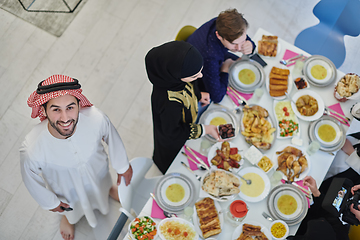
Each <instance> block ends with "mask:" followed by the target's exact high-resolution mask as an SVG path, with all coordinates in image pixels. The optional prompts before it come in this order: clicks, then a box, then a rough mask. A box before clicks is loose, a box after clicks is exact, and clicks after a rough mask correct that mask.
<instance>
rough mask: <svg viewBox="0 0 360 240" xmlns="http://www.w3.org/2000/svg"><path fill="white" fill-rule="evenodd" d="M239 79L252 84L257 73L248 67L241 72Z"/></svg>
mask: <svg viewBox="0 0 360 240" xmlns="http://www.w3.org/2000/svg"><path fill="white" fill-rule="evenodd" d="M239 80H240V82H242V83H243V84H246V85H250V84H252V83H253V82H254V81H255V73H254V72H253V71H252V70H250V69H247V68H244V69H243V70H241V71H240V72H239Z"/></svg>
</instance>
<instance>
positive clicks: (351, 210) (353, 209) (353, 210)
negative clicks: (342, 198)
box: [350, 203, 360, 221]
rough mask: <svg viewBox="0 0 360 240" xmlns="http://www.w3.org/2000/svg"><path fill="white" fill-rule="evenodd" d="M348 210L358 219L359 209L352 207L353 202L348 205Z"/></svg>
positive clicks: (359, 215) (359, 216)
mask: <svg viewBox="0 0 360 240" xmlns="http://www.w3.org/2000/svg"><path fill="white" fill-rule="evenodd" d="M350 212H352V213H353V214H354V215H355V217H356V218H357V219H358V220H359V221H360V211H359V210H356V209H355V208H354V204H353V203H352V204H351V205H350Z"/></svg>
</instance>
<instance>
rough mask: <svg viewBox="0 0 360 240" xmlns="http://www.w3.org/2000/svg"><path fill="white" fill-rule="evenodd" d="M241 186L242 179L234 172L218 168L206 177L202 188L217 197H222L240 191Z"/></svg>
mask: <svg viewBox="0 0 360 240" xmlns="http://www.w3.org/2000/svg"><path fill="white" fill-rule="evenodd" d="M239 186H240V180H239V179H238V178H237V177H235V176H234V175H233V174H232V173H229V172H226V171H223V170H216V171H212V172H211V173H210V174H208V175H207V176H206V177H205V178H204V180H203V185H202V189H203V190H204V191H205V192H207V193H209V194H211V195H213V196H215V197H221V196H230V195H233V194H237V193H239V192H240V189H239Z"/></svg>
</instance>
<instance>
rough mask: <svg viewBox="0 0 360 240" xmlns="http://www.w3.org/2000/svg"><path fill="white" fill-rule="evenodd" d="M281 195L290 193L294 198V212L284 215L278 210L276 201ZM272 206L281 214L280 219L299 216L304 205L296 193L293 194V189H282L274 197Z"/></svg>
mask: <svg viewBox="0 0 360 240" xmlns="http://www.w3.org/2000/svg"><path fill="white" fill-rule="evenodd" d="M283 195H290V196H292V197H293V198H294V199H295V201H296V206H297V208H296V210H295V212H294V213H292V214H289V215H286V214H284V213H282V212H280V210H279V208H278V204H277V203H278V200H279V198H280V197H281V196H283ZM274 207H275V210H276V212H277V213H278V214H279V215H280V216H281V219H284V220H293V219H296V218H297V217H299V216H300V214H301V211H302V209H303V208H304V207H305V206H303V202H302V200H301V198H300V197H299V195H298V194H295V193H294V192H293V191H290V190H284V191H281V192H279V193H278V194H276V196H275V198H274Z"/></svg>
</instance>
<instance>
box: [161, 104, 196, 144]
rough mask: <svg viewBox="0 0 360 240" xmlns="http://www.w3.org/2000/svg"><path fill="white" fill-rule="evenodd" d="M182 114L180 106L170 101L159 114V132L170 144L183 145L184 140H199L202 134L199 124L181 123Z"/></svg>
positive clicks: (181, 106)
mask: <svg viewBox="0 0 360 240" xmlns="http://www.w3.org/2000/svg"><path fill="white" fill-rule="evenodd" d="M182 112H183V105H182V104H180V103H178V102H175V101H170V102H169V103H168V104H167V106H166V107H165V108H164V110H163V111H162V112H161V113H160V121H161V132H162V133H163V136H164V137H165V139H166V140H168V141H169V142H170V143H173V144H179V145H180V144H184V143H185V141H186V140H188V139H195V138H199V137H200V136H201V134H202V127H201V125H200V124H193V123H184V122H183V120H182Z"/></svg>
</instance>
